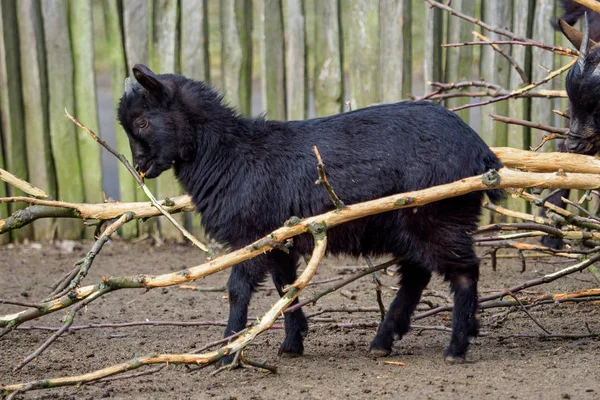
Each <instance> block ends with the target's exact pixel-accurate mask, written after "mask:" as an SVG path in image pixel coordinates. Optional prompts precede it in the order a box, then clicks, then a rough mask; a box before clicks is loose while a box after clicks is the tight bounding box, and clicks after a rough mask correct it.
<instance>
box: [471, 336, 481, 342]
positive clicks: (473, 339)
mask: <svg viewBox="0 0 600 400" xmlns="http://www.w3.org/2000/svg"><path fill="white" fill-rule="evenodd" d="M469 344H481V342H480V341H479V338H478V337H477V336H469Z"/></svg>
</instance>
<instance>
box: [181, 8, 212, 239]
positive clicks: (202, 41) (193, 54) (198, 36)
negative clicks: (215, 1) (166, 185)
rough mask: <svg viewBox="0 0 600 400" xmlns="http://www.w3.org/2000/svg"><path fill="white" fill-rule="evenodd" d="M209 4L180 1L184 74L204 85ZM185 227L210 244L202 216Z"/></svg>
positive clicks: (189, 217) (195, 215)
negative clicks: (202, 222) (202, 82)
mask: <svg viewBox="0 0 600 400" xmlns="http://www.w3.org/2000/svg"><path fill="white" fill-rule="evenodd" d="M207 3H208V2H207V1H206V0H203V1H197V0H181V50H180V65H181V74H182V75H185V76H187V77H189V78H193V79H196V80H202V81H210V67H209V65H210V64H209V56H208V18H207V15H208V12H207V11H208V7H207V5H208V4H207ZM186 227H187V228H188V230H189V231H190V232H191V233H192V234H193V235H194V236H195V237H197V238H198V239H200V241H202V242H203V243H207V239H206V233H205V231H204V229H203V227H202V224H201V219H200V214H198V213H196V212H194V213H189V214H188V215H186Z"/></svg>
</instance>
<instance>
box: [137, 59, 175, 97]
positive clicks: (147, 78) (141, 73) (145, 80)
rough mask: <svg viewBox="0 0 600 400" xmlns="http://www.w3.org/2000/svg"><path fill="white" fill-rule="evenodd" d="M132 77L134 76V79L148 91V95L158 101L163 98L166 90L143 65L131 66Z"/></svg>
mask: <svg viewBox="0 0 600 400" xmlns="http://www.w3.org/2000/svg"><path fill="white" fill-rule="evenodd" d="M133 76H135V79H136V80H137V81H138V82H139V84H140V85H142V86H143V87H144V88H145V89H146V90H147V91H148V93H150V94H151V95H153V96H155V97H156V98H157V99H159V100H162V99H164V98H165V95H166V94H167V90H166V88H165V86H164V85H163V84H162V83H161V82H160V81H159V80H158V77H157V76H156V74H155V73H154V72H152V71H151V70H150V68H148V67H146V66H145V65H143V64H135V65H134V66H133Z"/></svg>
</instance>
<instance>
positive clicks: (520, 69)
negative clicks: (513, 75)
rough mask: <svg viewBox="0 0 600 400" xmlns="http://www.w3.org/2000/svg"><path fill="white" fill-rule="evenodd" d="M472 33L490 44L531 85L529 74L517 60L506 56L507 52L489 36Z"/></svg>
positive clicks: (508, 55)
mask: <svg viewBox="0 0 600 400" xmlns="http://www.w3.org/2000/svg"><path fill="white" fill-rule="evenodd" d="M472 33H473V36H475V37H476V38H477V39H479V40H483V41H484V42H486V43H489V44H490V46H492V48H493V49H494V50H496V51H497V52H498V53H499V54H500V55H501V56H502V57H504V58H505V59H506V60H507V61H508V62H509V63H510V65H512V67H513V68H514V69H515V70H516V71H517V73H518V74H519V76H520V77H521V79H522V80H523V82H525V83H529V78H528V77H527V74H525V71H523V69H522V68H521V67H520V66H519V64H518V63H517V62H516V61H515V59H514V58H512V57H511V56H510V54H506V52H505V51H504V50H502V47H500V46H498V44H496V43H492V41H491V40H490V39H489V38H488V37H487V36H484V35H482V34H481V33H479V32H477V31H473V32H472Z"/></svg>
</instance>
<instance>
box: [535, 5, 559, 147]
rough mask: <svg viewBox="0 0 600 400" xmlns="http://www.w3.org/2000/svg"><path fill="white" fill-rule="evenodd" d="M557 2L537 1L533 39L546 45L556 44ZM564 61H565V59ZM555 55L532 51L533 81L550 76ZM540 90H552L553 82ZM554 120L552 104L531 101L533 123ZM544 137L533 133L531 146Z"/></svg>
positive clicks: (536, 132) (543, 100) (542, 134)
mask: <svg viewBox="0 0 600 400" xmlns="http://www.w3.org/2000/svg"><path fill="white" fill-rule="evenodd" d="M554 9H555V2H554V1H541V0H537V1H536V4H535V14H534V19H533V33H532V39H534V40H537V41H540V42H542V43H545V44H554V35H555V32H554V29H553V28H552V26H551V25H550V23H549V21H550V20H551V18H552V17H553V16H554ZM563 60H564V59H563ZM553 66H554V54H553V53H552V52H550V51H546V50H543V49H540V48H537V47H534V48H532V49H531V79H532V80H533V81H534V82H537V81H539V80H541V79H542V78H544V77H545V76H546V75H548V72H549V71H551V70H552V69H553ZM539 89H552V82H548V83H546V84H544V85H542V86H539ZM553 119H554V115H553V113H552V102H551V101H549V100H548V99H543V98H535V99H531V120H532V121H533V122H540V123H545V122H550V121H552V120H553ZM542 136H544V133H543V132H540V131H535V130H534V131H532V132H531V142H530V146H532V147H535V146H537V145H538V144H539V143H540V142H541V140H542ZM553 148H554V143H546V144H545V145H544V147H543V149H544V150H546V151H548V150H552V149H553Z"/></svg>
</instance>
